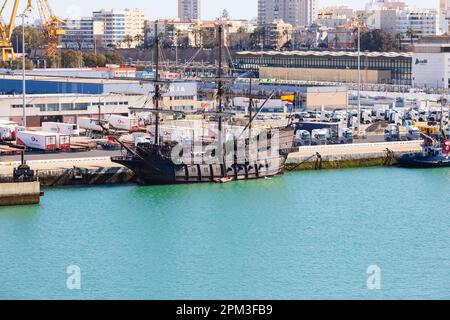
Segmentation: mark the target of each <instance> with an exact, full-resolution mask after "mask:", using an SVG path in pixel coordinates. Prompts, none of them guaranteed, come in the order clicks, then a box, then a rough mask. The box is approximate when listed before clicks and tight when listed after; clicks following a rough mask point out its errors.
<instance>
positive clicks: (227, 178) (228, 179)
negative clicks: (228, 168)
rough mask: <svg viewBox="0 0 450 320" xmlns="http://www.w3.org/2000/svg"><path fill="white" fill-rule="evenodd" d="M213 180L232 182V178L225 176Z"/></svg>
mask: <svg viewBox="0 0 450 320" xmlns="http://www.w3.org/2000/svg"><path fill="white" fill-rule="evenodd" d="M215 181H216V183H228V182H232V181H233V178H231V177H225V178H221V179H216V180H215Z"/></svg>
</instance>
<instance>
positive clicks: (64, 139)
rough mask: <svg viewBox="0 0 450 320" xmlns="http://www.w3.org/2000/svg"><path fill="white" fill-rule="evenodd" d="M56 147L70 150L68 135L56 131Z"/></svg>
mask: <svg viewBox="0 0 450 320" xmlns="http://www.w3.org/2000/svg"><path fill="white" fill-rule="evenodd" d="M56 149H58V150H63V151H66V150H70V135H68V134H61V133H56Z"/></svg>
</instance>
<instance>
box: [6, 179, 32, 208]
mask: <svg viewBox="0 0 450 320" xmlns="http://www.w3.org/2000/svg"><path fill="white" fill-rule="evenodd" d="M40 197H41V186H40V183H39V181H35V182H20V183H18V182H8V183H1V184H0V206H13V205H26V204H38V203H39V202H40Z"/></svg>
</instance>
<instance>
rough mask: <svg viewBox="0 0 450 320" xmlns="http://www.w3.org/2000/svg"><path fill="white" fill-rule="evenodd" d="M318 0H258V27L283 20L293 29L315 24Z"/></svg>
mask: <svg viewBox="0 0 450 320" xmlns="http://www.w3.org/2000/svg"><path fill="white" fill-rule="evenodd" d="M316 10H317V0H258V25H260V26H264V25H268V24H270V23H272V21H274V20H279V19H281V20H283V21H284V22H286V23H289V24H291V25H292V26H293V27H298V26H308V25H310V24H311V23H313V22H314V20H315V17H316Z"/></svg>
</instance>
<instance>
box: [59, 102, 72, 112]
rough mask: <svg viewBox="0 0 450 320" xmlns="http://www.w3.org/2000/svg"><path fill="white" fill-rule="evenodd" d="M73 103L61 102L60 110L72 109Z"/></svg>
mask: <svg viewBox="0 0 450 320" xmlns="http://www.w3.org/2000/svg"><path fill="white" fill-rule="evenodd" d="M72 110H73V103H61V111H72Z"/></svg>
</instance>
